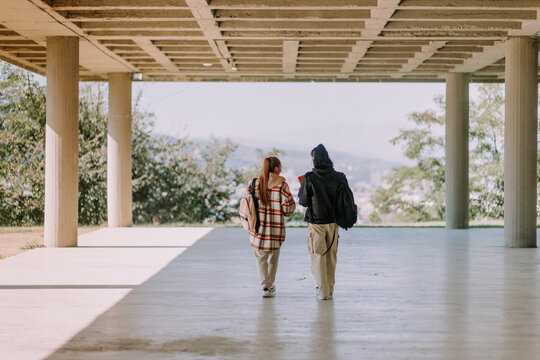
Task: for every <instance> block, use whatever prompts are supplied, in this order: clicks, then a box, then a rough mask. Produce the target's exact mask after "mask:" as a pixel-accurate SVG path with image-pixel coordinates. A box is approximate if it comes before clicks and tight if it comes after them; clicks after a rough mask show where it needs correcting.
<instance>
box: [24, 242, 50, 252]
mask: <svg viewBox="0 0 540 360" xmlns="http://www.w3.org/2000/svg"><path fill="white" fill-rule="evenodd" d="M42 247H45V245H43V244H39V243H37V242H35V241H33V242H27V243H26V244H25V245H24V246H22V247H21V250H32V249H37V248H42Z"/></svg>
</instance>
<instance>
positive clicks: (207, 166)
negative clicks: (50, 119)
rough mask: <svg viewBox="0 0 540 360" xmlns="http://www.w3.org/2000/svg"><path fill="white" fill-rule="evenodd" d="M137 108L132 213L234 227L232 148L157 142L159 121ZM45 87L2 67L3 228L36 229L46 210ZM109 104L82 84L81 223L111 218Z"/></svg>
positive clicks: (100, 89)
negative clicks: (156, 123)
mask: <svg viewBox="0 0 540 360" xmlns="http://www.w3.org/2000/svg"><path fill="white" fill-rule="evenodd" d="M140 99H141V94H140V93H139V94H138V96H137V97H136V99H135V103H134V107H133V116H132V117H133V126H132V144H133V146H132V151H133V155H132V156H133V157H132V159H133V161H132V166H133V171H132V179H133V213H134V221H135V222H139V223H141V222H142V223H147V222H150V221H153V222H159V223H171V222H191V223H193V222H214V221H226V220H228V219H230V217H231V216H232V214H233V212H234V210H233V207H232V206H231V204H230V203H231V196H232V194H233V193H234V191H235V190H236V188H237V187H238V185H239V184H240V182H241V181H242V179H243V177H242V173H240V172H239V171H237V170H234V169H230V168H229V167H228V166H227V164H226V163H227V159H228V158H229V157H230V156H231V154H232V153H233V152H234V151H235V149H236V145H235V144H233V143H231V142H230V141H228V140H225V141H220V140H216V139H214V140H212V141H211V142H210V143H209V144H207V145H201V144H194V143H191V142H189V141H187V140H186V138H181V139H174V138H166V137H158V136H155V135H153V134H152V129H153V123H154V115H153V114H152V113H150V112H147V111H143V110H141V107H140ZM45 105H46V100H45V87H44V86H43V85H41V84H40V83H39V82H38V81H36V79H35V78H34V77H33V75H31V74H30V73H29V72H27V71H24V70H21V69H18V68H16V67H14V66H11V65H8V64H5V63H3V64H1V65H0V164H2V165H1V166H0V225H4V226H10V225H38V224H42V223H43V209H44V162H45V159H44V149H45V146H44V139H45V122H46V111H45ZM107 112H108V109H107V102H106V86H105V85H104V84H95V83H82V84H81V85H80V100H79V223H80V224H100V223H103V222H104V221H106V218H107V200H106V199H107V197H106V193H107V189H106V170H107V163H106V161H107V154H106V146H105V145H106V139H107Z"/></svg>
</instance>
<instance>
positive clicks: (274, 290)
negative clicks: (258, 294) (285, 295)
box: [268, 284, 276, 293]
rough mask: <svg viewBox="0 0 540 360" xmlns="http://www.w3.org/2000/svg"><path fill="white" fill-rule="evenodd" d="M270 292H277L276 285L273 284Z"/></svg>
mask: <svg viewBox="0 0 540 360" xmlns="http://www.w3.org/2000/svg"><path fill="white" fill-rule="evenodd" d="M268 290H270V291H271V292H273V293H274V292H276V285H274V284H272V286H270V288H269V289H268Z"/></svg>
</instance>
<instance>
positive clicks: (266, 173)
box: [259, 156, 281, 207]
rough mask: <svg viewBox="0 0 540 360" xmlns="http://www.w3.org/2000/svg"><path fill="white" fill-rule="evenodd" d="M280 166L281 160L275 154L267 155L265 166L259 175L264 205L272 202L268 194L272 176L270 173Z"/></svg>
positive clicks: (260, 195) (260, 197) (260, 193)
mask: <svg viewBox="0 0 540 360" xmlns="http://www.w3.org/2000/svg"><path fill="white" fill-rule="evenodd" d="M280 166H281V161H279V159H278V158H277V157H274V156H270V157H267V158H266V159H264V161H263V168H262V171H261V175H259V199H260V200H261V203H262V204H263V206H264V207H267V206H268V205H269V204H270V199H269V196H268V178H269V177H270V173H271V172H273V171H274V169H275V168H277V167H280Z"/></svg>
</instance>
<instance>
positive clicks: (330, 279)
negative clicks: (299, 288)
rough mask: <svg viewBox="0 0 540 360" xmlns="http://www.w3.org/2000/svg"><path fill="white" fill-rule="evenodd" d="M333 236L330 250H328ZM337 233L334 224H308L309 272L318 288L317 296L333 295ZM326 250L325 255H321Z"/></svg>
mask: <svg viewBox="0 0 540 360" xmlns="http://www.w3.org/2000/svg"><path fill="white" fill-rule="evenodd" d="M334 236H335V240H334V243H333V244H332V248H331V249H330V250H328V248H329V247H330V244H331V243H332V238H333V237H334ZM338 240H339V231H338V226H337V224H336V223H332V224H322V225H319V224H309V223H308V242H307V246H308V251H309V254H310V255H311V272H312V273H313V276H314V277H315V280H316V281H317V285H318V286H319V296H323V297H326V296H328V295H330V294H333V293H334V283H335V273H336V261H337V248H338ZM326 250H328V252H327V253H326V255H324V256H323V254H324V253H325V252H326Z"/></svg>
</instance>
